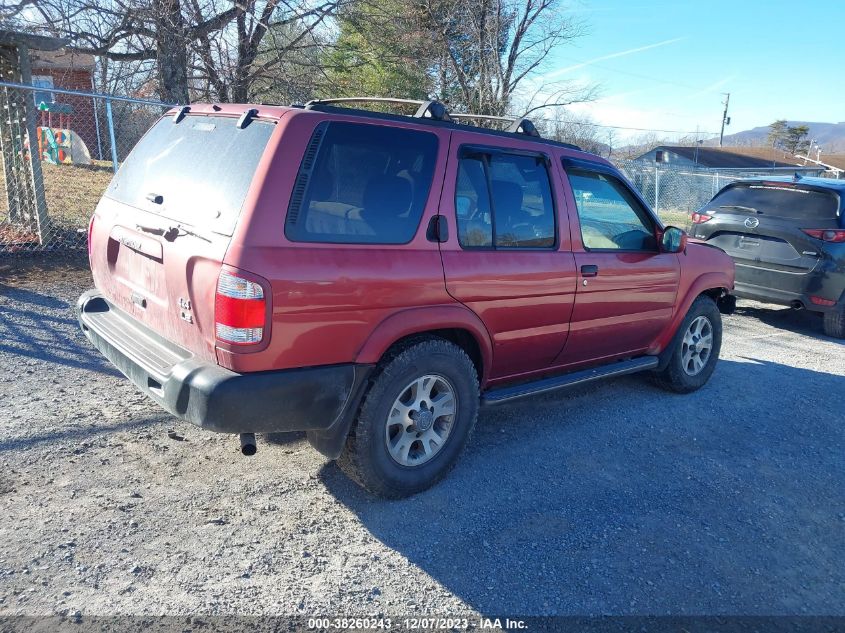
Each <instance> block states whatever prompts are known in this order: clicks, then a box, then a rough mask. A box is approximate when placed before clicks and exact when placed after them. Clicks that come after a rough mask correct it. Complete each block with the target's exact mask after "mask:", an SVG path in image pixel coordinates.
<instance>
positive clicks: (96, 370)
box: [0, 265, 845, 615]
mask: <svg viewBox="0 0 845 633" xmlns="http://www.w3.org/2000/svg"><path fill="white" fill-rule="evenodd" d="M89 284H90V278H89V276H88V274H87V272H86V271H85V270H83V269H80V268H78V267H74V266H69V265H68V266H58V267H55V268H52V269H50V270H43V269H38V268H31V269H29V270H28V271H24V272H21V273H17V272H15V270H13V269H9V268H8V267H7V268H6V269H5V270H3V269H2V268H0V516H2V521H0V614H5V615H12V614H73V613H75V612H77V611H79V612H81V613H83V614H85V615H97V614H102V615H113V614H142V613H143V614H189V613H202V614H234V613H242V614H306V615H313V614H326V615H348V614H368V613H386V614H394V615H400V614H403V615H419V614H423V613H429V614H467V613H482V614H490V613H519V614H523V615H532V614H735V613H744V614H804V613H810V614H827V615H831V614H839V615H843V614H845V538H843V537H845V495H843V490H845V450H843V449H845V432H844V431H843V421H845V398H844V397H843V394H845V346H843V344H842V343H841V342H838V341H834V340H832V339H828V338H826V337H824V336H823V335H822V334H821V324H820V320H819V319H817V318H814V317H813V316H812V315H805V314H800V313H797V314H796V313H792V312H789V311H786V310H780V309H777V308H774V307H772V306H762V305H759V304H753V303H750V302H741V304H740V308H739V310H738V313H737V314H736V315H734V316H732V317H726V318H725V338H724V343H723V350H722V352H723V353H722V361H721V362H720V364H719V366H718V367H717V370H716V373H715V374H714V376H713V378H712V380H711V382H710V384H709V385H708V386H707V387H705V388H704V389H702V390H701V391H699V392H698V393H695V394H692V395H689V396H676V395H670V394H667V393H664V392H662V391H659V390H657V389H656V388H654V387H652V386H650V384H649V383H647V382H646V381H644V380H643V379H641V378H637V377H629V378H624V379H618V380H615V381H612V382H606V383H604V384H601V385H596V386H592V387H588V388H584V389H581V390H579V391H576V392H574V393H571V394H570V395H568V396H549V397H545V398H543V399H539V400H534V401H529V402H526V403H524V404H520V405H513V406H508V407H502V408H500V409H494V410H487V411H484V412H482V414H481V417H480V419H479V423H478V427H477V429H476V433H475V435H474V437H473V442H472V445H471V446H470V447H469V448H468V450H467V451H466V453H465V454H464V457H463V458H462V460H461V462H460V463H459V465H458V467H457V468H456V469H455V471H454V472H453V473H452V474H451V476H450V477H449V478H448V479H447V480H446V481H444V482H443V483H442V484H441V485H439V486H437V487H436V488H435V489H433V490H431V491H428V492H426V493H423V494H421V495H418V496H416V497H414V498H412V499H409V500H405V501H399V502H385V501H381V500H378V499H375V498H373V497H371V496H369V495H367V494H366V493H365V492H362V491H361V490H359V489H358V488H357V487H355V486H354V485H353V484H351V483H350V482H349V481H347V480H346V479H345V478H344V476H343V475H342V474H341V473H340V472H339V471H338V469H337V468H336V467H335V466H334V465H333V464H332V463H330V462H327V461H326V460H325V459H323V458H322V457H321V456H320V455H318V454H317V453H316V452H314V451H313V450H311V449H310V447H309V446H308V444H307V442H306V441H305V440H304V437H303V436H302V435H299V434H295V435H274V436H264V437H263V438H260V439H259V450H258V454H257V455H256V456H255V457H252V458H245V457H242V456H241V455H240V454H239V452H238V442H237V439H236V438H235V437H231V436H223V435H215V434H211V433H207V432H202V431H199V430H197V429H195V428H193V427H192V426H191V425H189V424H187V423H183V422H180V421H178V420H175V419H172V418H170V417H168V416H167V415H165V414H162V413H161V411H159V409H158V408H157V407H156V406H155V405H154V404H153V403H152V402H151V401H148V400H147V399H146V398H145V397H144V396H143V395H141V394H139V393H138V392H137V391H136V390H135V388H134V387H133V386H131V385H130V383H129V382H128V381H126V380H125V379H123V378H122V377H121V376H120V375H118V373H117V372H116V371H115V370H113V369H112V368H111V367H110V366H109V365H108V364H107V363H106V362H104V360H103V359H102V358H101V357H100V356H99V355H98V354H97V353H96V352H95V351H94V350H93V348H91V347H90V346H89V344H88V343H87V341H86V340H85V339H84V337H83V336H82V334H81V333H80V332H79V330H78V327H77V324H76V320H75V317H74V313H73V306H74V303H75V300H76V297H77V296H78V295H79V294H80V293H81V292H82V290H84V289H86V288H87V287H88V286H89Z"/></svg>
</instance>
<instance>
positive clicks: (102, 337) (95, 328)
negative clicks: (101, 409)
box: [77, 290, 371, 456]
mask: <svg viewBox="0 0 845 633" xmlns="http://www.w3.org/2000/svg"><path fill="white" fill-rule="evenodd" d="M77 309H78V317H79V324H80V326H81V327H82V331H83V332H84V333H85V336H86V337H88V340H90V341H91V343H93V345H94V347H96V348H97V349H98V350H100V352H101V353H102V354H103V355H104V356H105V357H106V358H108V359H109V360H110V361H111V362H112V364H114V365H115V367H117V368H118V369H119V370H120V371H121V372H123V374H124V375H126V377H127V378H129V379H130V380H131V381H132V382H133V383H134V384H135V385H136V386H137V387H138V388H139V389H140V390H141V391H143V392H144V393H146V394H147V395H148V396H149V397H150V398H152V399H153V400H155V401H156V402H157V403H158V404H159V405H160V406H161V407H163V408H164V409H166V410H167V411H169V412H170V413H172V414H173V415H175V416H178V417H179V418H182V419H183V420H187V421H188V422H191V423H193V424H196V425H197V426H200V427H202V428H204V429H208V430H211V431H218V432H222V433H267V432H280V431H313V432H315V433H316V434H317V435H319V436H320V437H328V438H334V437H335V436H336V435H342V436H343V438H345V435H346V432H347V431H348V429H349V424H350V423H351V417H352V416H353V415H354V413H355V410H356V409H357V406H358V402H359V401H360V398H361V395H362V391H363V385H364V384H365V382H366V378H367V376H368V375H369V373H370V370H371V367H370V366H369V365H357V364H352V363H349V364H343V365H328V366H322V367H312V368H303V369H287V370H279V371H266V372H255V373H248V374H239V373H236V372H233V371H230V370H228V369H224V368H223V367H219V366H218V365H214V364H211V363H207V362H204V361H200V360H198V359H196V358H195V357H194V356H193V355H192V354H191V353H190V352H189V351H187V350H185V349H182V348H180V347H178V346H176V345H174V344H173V343H171V342H169V341H167V340H165V339H163V338H162V337H160V336H158V335H157V334H156V333H155V332H153V331H151V330H149V329H148V328H147V327H145V326H144V325H142V324H140V323H138V322H137V321H136V320H135V319H133V318H132V317H131V316H129V315H128V314H126V313H124V312H122V311H121V310H119V309H118V308H116V307H115V306H114V305H112V304H111V303H109V302H108V301H107V300H106V299H105V298H104V297H103V296H102V295H101V294H100V293H99V292H97V291H96V290H92V291H89V292H86V293H85V294H83V295H82V296H81V297H80V298H79V301H78V304H77ZM336 443H337V442H334V443H333V444H336ZM317 448H318V449H319V448H320V447H317ZM324 452H325V451H324ZM331 452H337V451H334V450H332V451H331ZM330 456H331V455H330Z"/></svg>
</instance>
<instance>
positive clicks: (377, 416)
mask: <svg viewBox="0 0 845 633" xmlns="http://www.w3.org/2000/svg"><path fill="white" fill-rule="evenodd" d="M478 393H479V392H478V375H477V373H476V370H475V366H474V365H473V363H472V361H471V360H470V358H469V356H467V354H466V352H464V351H463V350H462V349H461V348H460V347H458V346H457V345H454V344H453V343H450V342H449V341H445V340H442V339H428V340H421V341H420V342H417V343H414V344H412V345H411V346H409V347H407V348H405V349H404V350H402V351H400V352H398V353H397V354H393V355H391V356H389V357H387V358H385V359H384V361H382V364H381V365H380V366H379V368H378V369H377V371H376V374H375V378H374V379H373V380H372V382H371V385H370V387H369V391H368V392H367V394H366V396H365V397H364V402H363V404H362V405H361V409H360V411H359V413H358V417H357V418H356V420H355V422H354V423H353V425H352V429H351V430H350V432H349V437H348V438H347V440H346V446H345V447H344V449H343V452H342V453H341V455H340V457H339V458H338V460H337V463H338V466H340V468H341V470H343V472H344V473H346V474H347V475H348V476H349V477H350V478H351V479H353V480H354V481H356V482H357V483H358V484H360V485H361V486H363V487H364V488H366V489H367V490H369V491H370V492H372V493H373V494H376V495H379V496H381V497H386V498H390V499H398V498H402V497H408V496H410V495H413V494H416V493H418V492H421V491H423V490H425V489H427V488H429V487H431V486H432V485H434V484H435V483H437V482H438V481H439V480H440V479H442V478H443V477H444V476H445V475H446V473H448V472H449V470H451V468H452V467H453V466H454V464H455V462H456V461H457V459H458V456H459V455H460V453H461V451H462V450H463V448H464V446H465V445H466V443H467V440H468V439H469V436H470V434H471V433H472V429H473V427H474V426H475V420H476V418H477V416H478Z"/></svg>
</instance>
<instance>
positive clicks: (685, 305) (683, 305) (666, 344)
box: [648, 272, 733, 355]
mask: <svg viewBox="0 0 845 633" xmlns="http://www.w3.org/2000/svg"><path fill="white" fill-rule="evenodd" d="M717 288H719V289H725V290H730V289H731V288H733V280H732V279H731V277H730V276H729V275H726V274H725V273H721V272H710V273H705V274H703V275H701V276H700V277H698V278H697V279H696V280H695V281H694V282H693V283H692V285H690V287H689V289H688V290H687V294H686V295H684V299H683V301H681V302H680V303H679V304H678V309H677V311H676V312H675V315H674V316H673V317H672V321H671V322H670V324H669V327H667V328H666V329H665V330H664V331H663V333H662V334H661V335H660V336H659V337H658V338H657V340H655V341H654V343H653V344H652V346H651V348H650V349H649V351H648V353H649V354H661V355H663V352H668V351H669V349H670V348H672V347H674V345H673V343H674V342H675V340H674V339H675V338H676V337H675V335H676V334H677V331H678V328H679V327H680V326H681V323H682V322H683V320H684V318H685V317H686V316H687V312H689V309H690V306H692V302H693V301H695V300H696V298H697V297H698V296H699V295H700V294H702V293H703V292H705V291H707V290H715V289H717ZM666 355H671V352H670V353H669V354H666Z"/></svg>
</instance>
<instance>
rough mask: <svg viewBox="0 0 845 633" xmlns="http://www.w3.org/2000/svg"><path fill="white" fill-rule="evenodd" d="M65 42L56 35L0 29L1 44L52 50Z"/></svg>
mask: <svg viewBox="0 0 845 633" xmlns="http://www.w3.org/2000/svg"><path fill="white" fill-rule="evenodd" d="M65 43H66V41H65V40H63V39H61V38H58V37H48V36H46V35H35V34H34V33H23V32H22V31H5V30H0V45H2V46H26V47H28V48H31V49H38V50H43V51H53V50H56V49H57V48H61V47H62V46H64V45H65Z"/></svg>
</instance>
